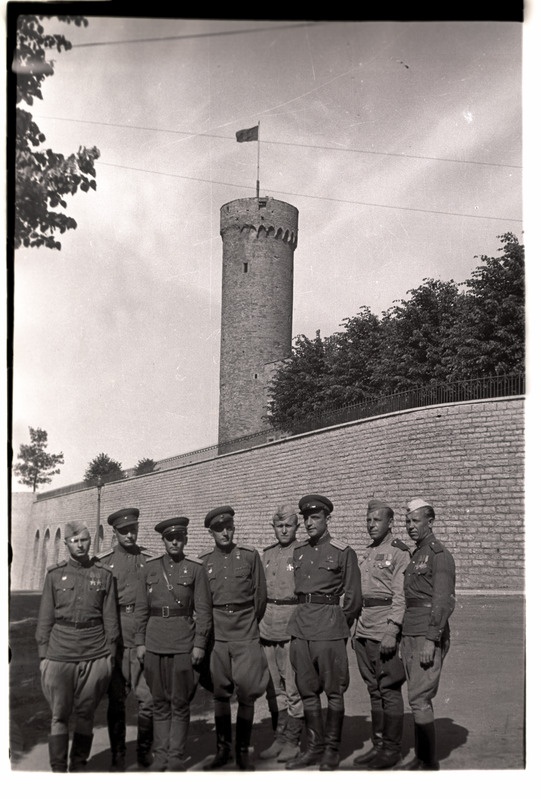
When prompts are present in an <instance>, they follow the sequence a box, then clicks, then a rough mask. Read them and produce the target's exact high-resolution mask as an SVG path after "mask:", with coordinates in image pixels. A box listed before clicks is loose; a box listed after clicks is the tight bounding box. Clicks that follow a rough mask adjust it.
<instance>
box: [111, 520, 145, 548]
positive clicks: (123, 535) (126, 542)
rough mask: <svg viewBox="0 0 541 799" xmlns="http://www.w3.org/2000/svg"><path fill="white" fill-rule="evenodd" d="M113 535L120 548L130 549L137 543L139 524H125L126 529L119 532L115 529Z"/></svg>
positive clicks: (123, 528) (122, 528)
mask: <svg viewBox="0 0 541 799" xmlns="http://www.w3.org/2000/svg"><path fill="white" fill-rule="evenodd" d="M115 533H116V537H117V541H118V543H119V544H120V546H121V547H124V549H131V547H133V546H135V544H136V541H137V536H138V534H139V524H138V523H135V524H127V525H126V527H121V528H120V529H119V530H117V529H116V528H115Z"/></svg>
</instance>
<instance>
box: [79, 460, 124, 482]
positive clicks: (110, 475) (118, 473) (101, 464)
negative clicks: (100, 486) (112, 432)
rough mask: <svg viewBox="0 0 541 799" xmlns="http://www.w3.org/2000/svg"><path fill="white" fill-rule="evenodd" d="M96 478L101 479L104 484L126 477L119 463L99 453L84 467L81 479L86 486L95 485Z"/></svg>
mask: <svg viewBox="0 0 541 799" xmlns="http://www.w3.org/2000/svg"><path fill="white" fill-rule="evenodd" d="M98 477H101V479H102V481H103V482H104V483H111V482H113V481H114V480H123V479H124V478H125V477H126V475H125V474H124V470H123V469H122V464H121V463H119V461H115V460H113V459H112V458H110V457H109V455H106V454H105V452H100V454H99V455H96V457H95V458H94V459H93V460H91V461H90V463H89V464H88V466H87V467H86V472H85V476H84V478H83V479H84V481H85V483H87V484H88V485H96V482H97V480H98Z"/></svg>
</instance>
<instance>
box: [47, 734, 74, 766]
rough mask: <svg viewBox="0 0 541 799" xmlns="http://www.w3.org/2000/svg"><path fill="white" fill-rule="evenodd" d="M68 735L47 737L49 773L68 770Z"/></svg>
mask: <svg viewBox="0 0 541 799" xmlns="http://www.w3.org/2000/svg"><path fill="white" fill-rule="evenodd" d="M68 745H69V735H68V733H67V732H66V733H61V734H60V735H49V763H50V764H51V771H56V772H66V771H67V770H68Z"/></svg>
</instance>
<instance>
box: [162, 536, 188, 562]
mask: <svg viewBox="0 0 541 799" xmlns="http://www.w3.org/2000/svg"><path fill="white" fill-rule="evenodd" d="M187 540H188V535H187V534H186V533H183V532H181V531H177V532H175V533H166V534H165V535H164V537H163V545H164V547H165V551H166V552H167V554H168V555H171V557H172V558H180V556H181V555H182V553H183V552H184V547H185V546H186V541H187Z"/></svg>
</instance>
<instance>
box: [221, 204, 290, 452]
mask: <svg viewBox="0 0 541 799" xmlns="http://www.w3.org/2000/svg"><path fill="white" fill-rule="evenodd" d="M298 218H299V212H298V210H297V208H295V207H294V206H293V205H290V204H289V203H284V202H281V201H280V200H274V199H273V198H272V197H250V198H246V199H242V200H232V201H231V202H229V203H226V204H225V205H223V206H222V208H221V210H220V235H221V237H222V240H223V271H222V335H221V353H220V418H219V429H218V445H220V444H223V443H225V442H227V441H230V440H231V439H235V438H239V437H241V436H245V435H249V434H251V433H256V432H258V431H260V430H263V429H264V427H265V417H266V414H267V383H268V376H269V375H270V374H271V372H272V364H273V363H275V362H276V361H281V360H283V359H284V358H288V357H289V355H290V354H291V335H292V315H293V252H294V250H295V248H296V246H297V233H298ZM219 451H220V450H219ZM222 451H223V450H222Z"/></svg>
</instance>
